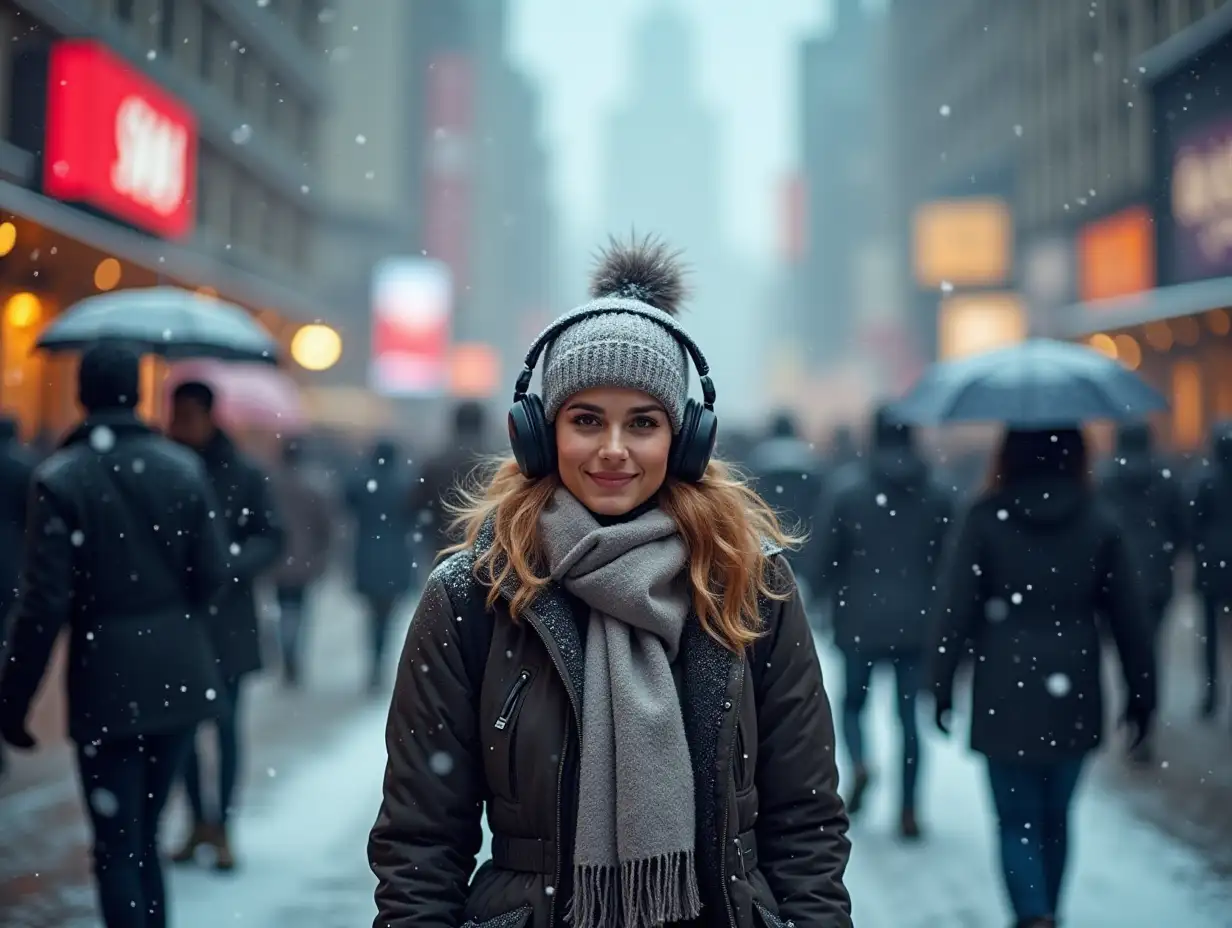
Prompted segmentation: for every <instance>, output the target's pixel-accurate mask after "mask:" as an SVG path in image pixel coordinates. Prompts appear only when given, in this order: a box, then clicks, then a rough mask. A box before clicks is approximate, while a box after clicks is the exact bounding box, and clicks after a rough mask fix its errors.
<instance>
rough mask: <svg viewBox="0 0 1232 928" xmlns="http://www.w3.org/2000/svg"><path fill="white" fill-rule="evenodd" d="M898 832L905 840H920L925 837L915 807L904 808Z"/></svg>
mask: <svg viewBox="0 0 1232 928" xmlns="http://www.w3.org/2000/svg"><path fill="white" fill-rule="evenodd" d="M898 834H899V837H901V838H902V839H903V840H904V841H919V840H920V839H921V838H922V837H923V834H922V832H921V831H920V822H919V820H918V819H916V817H915V810H914V809H903V811H902V814H901V815H900V816H899V818H898Z"/></svg>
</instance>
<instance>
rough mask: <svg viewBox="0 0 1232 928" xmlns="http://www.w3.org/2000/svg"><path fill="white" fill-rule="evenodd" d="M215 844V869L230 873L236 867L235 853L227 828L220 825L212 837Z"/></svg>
mask: <svg viewBox="0 0 1232 928" xmlns="http://www.w3.org/2000/svg"><path fill="white" fill-rule="evenodd" d="M210 843H211V844H213V846H214V869H215V870H220V871H222V872H224V873H229V872H230V871H232V870H234V869H235V854H234V853H233V852H232V850H231V841H230V839H229V838H228V837H227V829H226V827H225V826H223V825H219V826H218V827H216V828H215V829H214V831H213V834H212V835H211V837H210Z"/></svg>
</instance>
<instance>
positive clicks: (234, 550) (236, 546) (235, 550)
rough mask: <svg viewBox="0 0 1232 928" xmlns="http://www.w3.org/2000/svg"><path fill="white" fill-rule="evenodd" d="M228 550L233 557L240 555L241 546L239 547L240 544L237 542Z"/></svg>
mask: <svg viewBox="0 0 1232 928" xmlns="http://www.w3.org/2000/svg"><path fill="white" fill-rule="evenodd" d="M228 550H229V551H230V552H231V553H232V554H233V555H236V554H239V553H240V546H239V542H236V541H233V542H231V547H230V548H229V549H228Z"/></svg>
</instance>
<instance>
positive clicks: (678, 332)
mask: <svg viewBox="0 0 1232 928" xmlns="http://www.w3.org/2000/svg"><path fill="white" fill-rule="evenodd" d="M615 313H628V314H630V315H634V316H641V317H642V318H643V319H649V320H650V321H651V322H653V323H655V324H657V325H658V326H660V327H661V328H663V329H666V330H667V332H668V334H670V335H671V336H672V337H673V338H674V339H676V342H677V343H678V344H679V345H680V347H682V348H683V349H684V350H685V352H686V353H687V354H688V355H689V357H690V358H691V359H692V361H693V366H694V367H695V368H696V369H697V376H698V380H699V381H700V383H701V387H702V401H703V405H704V406H705V408H706V409H714V401H715V390H714V382H713V381H712V380H711V379H710V365H709V363H707V361H706V356H705V355H704V354H702V350H701V349H700V348H699V347H697V343H696V342H695V341H693V339H692V337H691V336H690V335H689V333H688V332H686V331H685V330H684V329H682V328H681V327H680V326H679V325H678V324H677V323H676V320H675V319H673V318H672V317H671V316H669V315H668V314H667V313H665V312H663V311H662V310H657V309H655V308H654V307H653V306H647V305H646V304H645V303H641V302H638V301H637V300H630V299H626V298H624V297H601V298H599V299H597V300H593V301H592V302H590V303H587V304H586V305H585V306H582V307H580V308H578V309H576V310H574V311H573V312H571V313H567V314H566V315H564V316H562V317H561V318H559V319H557V320H556V321H555V322H553V323H552V324H551V325H550V326H548V327H547V328H546V329H544V330H543V331H542V332H540V333H539V336H538V337H537V338H536V339H535V340H534V341H533V342H532V343H531V346H530V350H529V351H527V352H526V360H525V361H524V362H523V367H522V373H521V374H519V375H518V380H517V383H516V384H515V385H514V388H513V401H514V402H515V403H517V402H518V401H519V400H521V399H523V398H525V396H526V394H527V391H529V390H530V382H531V378H533V377H534V375H535V365H536V364H538V363H539V357H540V355H542V354H543V351H544V349H545V348H547V346H548V345H549V344H550V343H551V342H552V341H554V340H555V339H556V337H557V336H558V335H560V333H561V332H563V331H565V329H568V328H571V327H572V326H574V325H576V324H577V323H579V322H581V321H582V320H583V319H590V318H592V317H594V316H607V315H612V314H615Z"/></svg>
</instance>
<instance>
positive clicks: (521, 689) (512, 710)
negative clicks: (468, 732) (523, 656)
mask: <svg viewBox="0 0 1232 928" xmlns="http://www.w3.org/2000/svg"><path fill="white" fill-rule="evenodd" d="M534 676H535V675H534V673H533V672H532V671H531V669H530V668H529V667H523V668H522V669H521V670H520V671H518V675H517V677H515V678H514V681H513V684H512V685H511V686H510V687H509V692H508V693H506V694H505V699H504V701H503V702H502V703H501V708H500V714H499V715H497V717H496V721H495V722H494V723H493V725H492V727H493V728H495V729H496V731H497V732H498V735H497V738H498V739H499V741H501V742H503V744H501V745H500V747H499V748H498V750H499V751H500V753H502V754H503V755H504V758H505V764H506V769H507V770H508V777H509V779H508V783H509V798H510V799H511V800H513V801H514V802H516V801H517V799H518V758H517V736H518V725H517V722H518V716H519V715H520V714H521V712H522V704H523V703H524V702H526V693H527V692H528V691H529V690H530V682H531V680H533V679H534Z"/></svg>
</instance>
